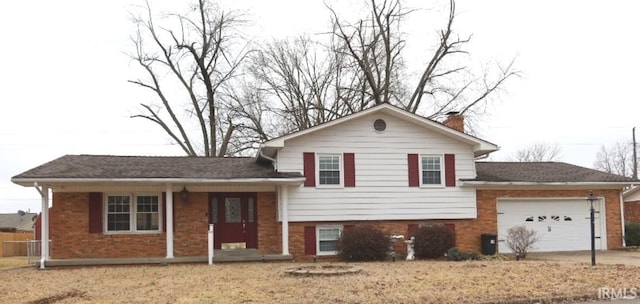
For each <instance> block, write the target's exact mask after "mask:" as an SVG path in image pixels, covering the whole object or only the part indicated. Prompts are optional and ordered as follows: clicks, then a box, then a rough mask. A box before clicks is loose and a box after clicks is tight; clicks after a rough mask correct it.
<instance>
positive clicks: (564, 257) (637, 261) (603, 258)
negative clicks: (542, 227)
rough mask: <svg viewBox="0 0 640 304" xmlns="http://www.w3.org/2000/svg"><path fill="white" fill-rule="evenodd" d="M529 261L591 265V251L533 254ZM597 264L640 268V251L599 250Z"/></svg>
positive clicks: (529, 256)
mask: <svg viewBox="0 0 640 304" xmlns="http://www.w3.org/2000/svg"><path fill="white" fill-rule="evenodd" d="M527 259H528V260H529V259H530V260H547V261H566V262H576V263H587V264H591V251H563V252H532V253H529V254H528V255H527ZM596 264H625V265H632V266H640V251H624V250H604V251H600V250H598V251H596Z"/></svg>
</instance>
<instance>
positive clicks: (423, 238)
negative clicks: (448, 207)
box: [413, 225, 456, 259]
mask: <svg viewBox="0 0 640 304" xmlns="http://www.w3.org/2000/svg"><path fill="white" fill-rule="evenodd" d="M415 237H416V239H415V243H414V247H413V248H414V250H415V255H416V258H420V259H433V258H438V257H442V256H444V254H445V253H446V252H447V251H449V249H451V248H453V247H455V245H456V235H455V233H454V232H453V231H452V230H451V229H449V228H447V227H445V226H444V225H432V226H423V227H420V228H418V230H416V233H415Z"/></svg>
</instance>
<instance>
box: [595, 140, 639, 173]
mask: <svg viewBox="0 0 640 304" xmlns="http://www.w3.org/2000/svg"><path fill="white" fill-rule="evenodd" d="M593 167H594V168H596V169H598V170H602V171H605V172H608V173H612V174H617V175H622V176H629V177H631V176H633V146H632V144H631V143H625V142H620V141H619V142H616V143H615V144H613V145H611V146H609V147H606V146H605V145H602V146H601V147H600V151H598V153H596V160H595V162H594V163H593Z"/></svg>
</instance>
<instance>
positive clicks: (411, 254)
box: [404, 236, 416, 261]
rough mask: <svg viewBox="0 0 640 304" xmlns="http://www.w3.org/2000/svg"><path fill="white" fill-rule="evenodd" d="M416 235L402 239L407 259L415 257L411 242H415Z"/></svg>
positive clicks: (410, 259)
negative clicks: (405, 246)
mask: <svg viewBox="0 0 640 304" xmlns="http://www.w3.org/2000/svg"><path fill="white" fill-rule="evenodd" d="M415 241H416V237H414V236H412V237H411V239H410V240H406V241H404V242H405V243H406V244H407V261H413V260H415V259H416V256H415V251H414V250H413V243H415Z"/></svg>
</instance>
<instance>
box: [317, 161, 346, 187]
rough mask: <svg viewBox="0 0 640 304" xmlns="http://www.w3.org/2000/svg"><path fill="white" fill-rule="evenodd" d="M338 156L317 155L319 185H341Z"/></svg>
mask: <svg viewBox="0 0 640 304" xmlns="http://www.w3.org/2000/svg"><path fill="white" fill-rule="evenodd" d="M340 163H341V157H340V154H319V155H318V181H319V184H320V185H335V186H339V185H341V181H340V176H341V167H342V166H341V164H340Z"/></svg>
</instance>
